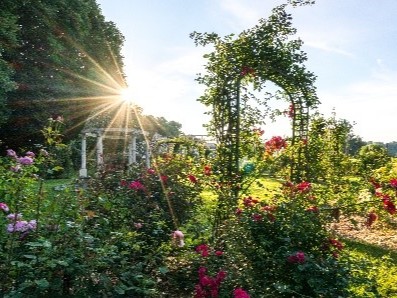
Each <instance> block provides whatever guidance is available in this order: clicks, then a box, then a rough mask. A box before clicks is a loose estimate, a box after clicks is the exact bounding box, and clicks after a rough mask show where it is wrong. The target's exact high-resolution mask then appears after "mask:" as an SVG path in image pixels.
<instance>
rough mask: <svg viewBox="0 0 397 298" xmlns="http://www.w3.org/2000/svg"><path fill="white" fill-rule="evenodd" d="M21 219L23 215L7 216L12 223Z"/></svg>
mask: <svg viewBox="0 0 397 298" xmlns="http://www.w3.org/2000/svg"><path fill="white" fill-rule="evenodd" d="M21 218H22V214H21V213H10V214H8V215H7V219H8V220H12V221H16V220H20V219H21Z"/></svg>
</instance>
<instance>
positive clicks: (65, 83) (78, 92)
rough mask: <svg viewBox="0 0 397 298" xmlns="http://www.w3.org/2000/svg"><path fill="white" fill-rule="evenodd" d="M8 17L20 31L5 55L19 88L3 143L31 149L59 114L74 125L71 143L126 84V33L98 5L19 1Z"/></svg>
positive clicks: (91, 1)
mask: <svg viewBox="0 0 397 298" xmlns="http://www.w3.org/2000/svg"><path fill="white" fill-rule="evenodd" d="M2 13H3V14H5V13H7V14H8V16H9V20H13V19H15V20H16V23H15V25H16V26H17V27H18V28H20V29H19V31H17V36H16V38H17V39H18V41H19V43H18V46H17V47H14V48H9V49H6V50H4V53H3V59H4V60H5V61H7V62H8V63H9V64H11V65H12V66H13V68H14V69H13V71H14V74H13V76H12V79H13V80H14V81H15V83H16V84H17V86H18V88H17V89H16V90H14V91H8V93H7V108H8V109H9V110H10V111H11V114H10V117H9V119H8V121H7V123H6V124H4V125H3V126H2V129H1V131H0V139H1V140H3V141H4V142H5V143H6V144H8V145H12V146H13V147H21V146H28V145H29V146H31V145H32V144H34V143H37V142H40V140H41V136H40V134H39V131H40V129H41V128H42V127H43V126H44V124H45V123H46V122H47V119H48V118H49V117H57V116H59V115H63V116H64V118H65V119H67V121H68V122H67V127H68V128H69V129H68V130H67V131H66V132H65V134H66V135H65V140H66V141H67V140H68V139H71V138H73V137H74V136H75V135H76V133H78V132H79V129H80V128H81V125H82V123H83V121H84V120H85V119H86V118H87V116H88V114H89V113H90V110H91V109H92V107H95V106H97V105H99V104H100V103H103V102H106V101H108V102H109V98H106V96H111V95H114V94H117V89H120V87H121V86H124V85H125V80H124V75H123V72H122V66H123V63H122V56H121V54H120V52H121V46H122V44H123V37H122V35H121V33H120V32H119V31H118V29H117V28H116V27H115V25H114V24H113V23H111V22H105V20H104V17H103V16H102V15H101V12H100V9H99V7H98V5H97V4H96V2H95V0H83V1H80V0H70V1H69V0H68V1H66V0H59V1H51V0H38V1H35V2H34V3H28V2H26V1H16V3H15V4H14V5H8V6H6V7H4V10H3V11H2ZM1 26H3V25H1ZM98 96H101V98H102V99H101V100H99V99H96V97H98ZM68 99H72V100H70V101H69V100H68ZM72 102H73V104H71V103H72Z"/></svg>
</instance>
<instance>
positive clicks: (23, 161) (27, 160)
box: [18, 156, 33, 166]
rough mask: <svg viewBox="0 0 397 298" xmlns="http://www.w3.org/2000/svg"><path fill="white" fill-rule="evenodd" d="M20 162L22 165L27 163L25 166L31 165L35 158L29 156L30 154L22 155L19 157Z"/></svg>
mask: <svg viewBox="0 0 397 298" xmlns="http://www.w3.org/2000/svg"><path fill="white" fill-rule="evenodd" d="M18 162H19V163H20V164H21V165H25V166H27V165H31V164H33V158H31V157H29V156H25V157H20V158H18Z"/></svg>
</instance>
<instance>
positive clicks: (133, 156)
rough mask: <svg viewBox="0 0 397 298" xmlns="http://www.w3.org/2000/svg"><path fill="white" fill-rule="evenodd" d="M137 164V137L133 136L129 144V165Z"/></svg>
mask: <svg viewBox="0 0 397 298" xmlns="http://www.w3.org/2000/svg"><path fill="white" fill-rule="evenodd" d="M133 163H136V136H135V135H133V136H132V138H131V142H130V143H129V144H128V165H132V164H133Z"/></svg>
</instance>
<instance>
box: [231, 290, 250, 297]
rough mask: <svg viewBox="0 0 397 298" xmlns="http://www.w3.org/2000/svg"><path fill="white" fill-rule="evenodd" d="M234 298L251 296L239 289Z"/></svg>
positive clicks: (234, 293)
mask: <svg viewBox="0 0 397 298" xmlns="http://www.w3.org/2000/svg"><path fill="white" fill-rule="evenodd" d="M233 298H250V295H249V294H248V293H247V292H246V291H244V290H243V289H242V288H237V289H235V290H234V291H233Z"/></svg>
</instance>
